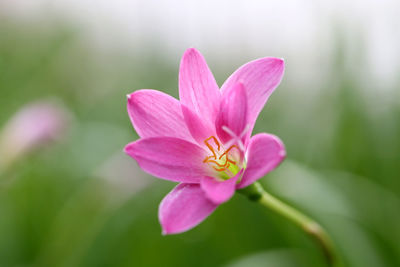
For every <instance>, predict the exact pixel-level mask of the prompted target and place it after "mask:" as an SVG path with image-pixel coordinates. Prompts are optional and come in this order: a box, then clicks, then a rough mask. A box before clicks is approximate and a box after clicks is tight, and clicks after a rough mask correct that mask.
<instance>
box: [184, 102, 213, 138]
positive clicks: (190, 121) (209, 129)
mask: <svg viewBox="0 0 400 267" xmlns="http://www.w3.org/2000/svg"><path fill="white" fill-rule="evenodd" d="M182 113H183V117H184V118H185V122H186V126H187V127H188V129H189V132H190V133H191V134H192V137H193V138H194V140H196V141H197V143H199V144H201V145H204V140H206V139H207V138H208V137H210V136H212V135H215V128H214V126H211V125H210V124H209V123H208V121H205V120H202V119H200V118H199V116H198V115H197V114H196V113H194V112H193V111H192V110H191V109H189V108H187V107H185V106H184V105H182Z"/></svg>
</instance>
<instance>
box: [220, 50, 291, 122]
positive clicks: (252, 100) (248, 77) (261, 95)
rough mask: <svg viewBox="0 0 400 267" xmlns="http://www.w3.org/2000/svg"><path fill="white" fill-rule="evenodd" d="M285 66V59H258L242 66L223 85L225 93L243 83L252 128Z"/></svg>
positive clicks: (277, 83)
mask: <svg viewBox="0 0 400 267" xmlns="http://www.w3.org/2000/svg"><path fill="white" fill-rule="evenodd" d="M284 68H285V66H284V61H283V59H279V58H268V57H267V58H261V59H257V60H254V61H251V62H249V63H247V64H245V65H243V66H241V67H240V68H239V69H238V70H236V71H235V72H234V73H233V74H232V75H231V76H230V77H229V78H228V79H227V80H226V81H225V83H224V84H223V85H222V87H221V93H222V94H223V95H225V94H227V93H228V94H229V92H231V91H233V90H234V87H235V85H236V84H237V83H238V82H242V83H243V85H244V87H245V88H246V90H247V99H248V106H249V114H248V116H249V117H248V118H249V122H250V123H251V128H253V126H254V123H255V121H256V119H257V116H258V114H259V113H260V111H261V110H262V108H263V107H264V105H265V103H266V101H267V100H268V98H269V96H270V95H271V94H272V92H273V91H274V90H275V88H276V87H277V86H278V85H279V83H280V82H281V79H282V76H283V72H284Z"/></svg>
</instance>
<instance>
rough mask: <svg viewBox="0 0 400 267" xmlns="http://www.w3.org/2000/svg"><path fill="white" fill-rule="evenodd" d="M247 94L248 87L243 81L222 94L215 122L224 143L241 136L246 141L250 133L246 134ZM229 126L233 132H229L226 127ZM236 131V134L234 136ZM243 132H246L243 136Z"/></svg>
mask: <svg viewBox="0 0 400 267" xmlns="http://www.w3.org/2000/svg"><path fill="white" fill-rule="evenodd" d="M247 109H248V108H247V95H246V89H245V88H244V86H243V84H242V83H240V82H239V83H237V84H236V85H235V86H234V87H233V88H232V90H229V91H225V93H224V94H223V96H222V100H221V105H220V110H219V113H218V116H217V120H216V122H215V125H216V129H217V134H218V137H219V138H220V139H221V141H222V142H223V143H226V142H228V141H230V140H231V139H232V138H239V139H240V140H242V141H243V143H245V139H246V137H248V136H249V133H246V134H244V132H243V131H244V130H245V128H246V125H247V123H248V121H247V113H248V112H247ZM223 127H227V128H229V130H230V132H231V134H228V132H227V131H226V128H225V129H224V128H223ZM232 133H234V136H232ZM242 133H243V134H244V135H243V136H241V135H242Z"/></svg>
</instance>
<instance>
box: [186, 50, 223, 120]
mask: <svg viewBox="0 0 400 267" xmlns="http://www.w3.org/2000/svg"><path fill="white" fill-rule="evenodd" d="M179 98H180V100H181V103H182V104H183V105H185V106H186V107H188V108H189V109H191V110H193V111H194V112H195V113H197V114H199V116H200V117H202V118H204V119H205V120H208V121H209V122H210V123H211V124H213V125H214V123H215V117H216V115H217V112H218V109H219V101H220V92H219V88H218V85H217V83H216V82H215V79H214V76H213V74H212V73H211V71H210V69H209V68H208V66H207V63H206V61H205V59H204V57H203V56H202V55H201V54H200V52H199V51H197V50H196V49H194V48H189V49H188V50H186V52H185V54H184V55H183V57H182V60H181V65H180V69H179Z"/></svg>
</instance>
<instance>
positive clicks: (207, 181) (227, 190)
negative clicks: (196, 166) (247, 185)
mask: <svg viewBox="0 0 400 267" xmlns="http://www.w3.org/2000/svg"><path fill="white" fill-rule="evenodd" d="M242 173H243V172H242V171H240V172H239V173H238V174H237V175H236V176H234V177H232V178H230V179H228V180H225V181H218V180H216V179H215V178H214V177H209V176H206V177H204V178H203V179H202V180H201V183H200V186H201V188H202V189H203V190H204V192H205V193H206V196H207V197H208V198H209V199H210V200H211V201H212V202H214V203H215V204H221V203H223V202H226V201H228V200H229V199H230V198H231V197H232V196H233V194H234V193H235V189H236V181H237V180H238V179H239V177H240V176H241V175H242Z"/></svg>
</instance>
